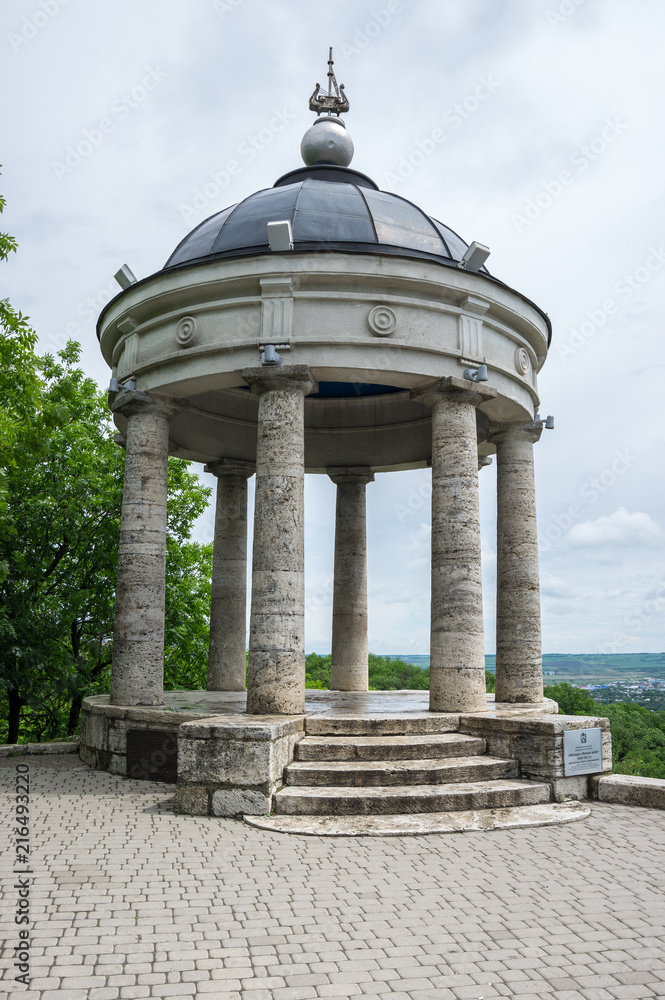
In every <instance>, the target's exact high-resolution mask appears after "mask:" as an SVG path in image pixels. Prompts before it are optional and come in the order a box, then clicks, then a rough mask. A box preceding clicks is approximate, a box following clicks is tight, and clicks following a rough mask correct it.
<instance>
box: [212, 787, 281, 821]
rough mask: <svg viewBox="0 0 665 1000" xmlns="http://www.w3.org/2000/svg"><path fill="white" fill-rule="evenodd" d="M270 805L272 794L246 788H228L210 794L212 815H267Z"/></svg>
mask: <svg viewBox="0 0 665 1000" xmlns="http://www.w3.org/2000/svg"><path fill="white" fill-rule="evenodd" d="M271 806H272V795H264V794H263V792H255V791H252V790H251V789H248V788H229V789H226V790H222V791H219V792H214V793H213V796H212V814H213V816H268V815H270V809H271Z"/></svg>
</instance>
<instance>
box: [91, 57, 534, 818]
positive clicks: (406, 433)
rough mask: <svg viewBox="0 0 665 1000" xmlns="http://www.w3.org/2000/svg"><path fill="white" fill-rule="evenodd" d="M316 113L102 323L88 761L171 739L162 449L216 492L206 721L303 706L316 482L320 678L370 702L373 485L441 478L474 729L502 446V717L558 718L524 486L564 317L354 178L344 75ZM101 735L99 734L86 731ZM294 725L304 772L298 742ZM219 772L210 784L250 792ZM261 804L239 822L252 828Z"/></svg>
mask: <svg viewBox="0 0 665 1000" xmlns="http://www.w3.org/2000/svg"><path fill="white" fill-rule="evenodd" d="M310 108H311V109H312V110H314V111H315V112H317V114H318V117H317V119H316V121H315V123H314V124H313V126H312V127H311V128H310V129H309V131H308V132H307V133H306V134H305V137H304V139H303V142H302V147H301V150H302V155H303V159H304V161H305V165H304V166H303V167H300V168H298V169H295V170H292V171H291V172H290V173H288V174H286V175H284V176H283V177H280V178H279V179H278V180H277V181H276V182H275V183H274V185H273V186H272V187H270V188H266V189H265V190H262V191H258V192H256V193H255V194H252V195H250V196H249V197H247V198H246V199H245V200H244V201H241V202H240V203H238V204H237V205H232V206H230V207H229V208H227V209H225V210H224V211H222V212H218V213H216V214H215V215H213V216H211V217H210V218H209V219H206V220H205V222H203V223H201V225H199V226H197V227H196V229H194V230H193V232H191V233H190V234H189V235H187V236H186V237H185V238H184V239H183V240H182V242H181V243H180V244H179V246H178V247H177V248H176V249H175V251H174V252H173V253H172V254H171V256H170V257H169V259H168V261H167V262H166V264H165V266H164V268H163V269H162V270H161V271H158V272H157V273H156V274H153V275H151V276H150V277H148V278H145V279H143V280H141V281H134V282H133V283H131V284H127V281H126V280H125V284H127V287H125V288H124V290H123V291H122V292H121V293H120V294H119V295H118V296H117V297H116V298H115V299H114V300H113V301H112V302H110V303H109V304H108V305H107V306H106V307H105V309H104V310H103V312H102V314H101V316H100V319H99V324H98V333H99V340H100V346H101V350H102V352H103V354H104V357H105V359H106V361H107V363H108V364H109V367H110V368H111V369H112V376H113V377H112V382H111V387H112V391H111V393H110V405H111V409H112V411H113V414H114V419H115V422H116V425H117V427H118V430H119V439H120V441H121V443H122V444H123V445H124V447H125V449H126V465H125V486H124V498H123V507H122V522H121V538H120V555H119V563H118V580H117V594H116V613H115V630H114V645H113V673H112V686H111V695H110V700H109V701H108V704H106V703H105V704H104V705H102V704H101V701H100V699H88V703H87V708H86V711H85V712H84V729H85V732H84V735H83V737H82V743H83V745H84V748H85V747H86V746H87V747H88V750H87V751H86V750H85V749H84V751H82V752H83V753H85V752H87V753H88V758H87V759H88V760H89V762H90V763H94V764H95V765H96V766H106V767H109V768H110V769H111V770H114V769H120V770H122V767H123V766H124V767H127V761H128V760H130V758H131V754H132V751H131V748H130V745H129V743H130V742H131V741H130V737H129V736H128V733H129V731H130V730H131V719H132V718H133V719H134V722H135V723H136V726H138V729H143V730H145V729H150V728H151V726H153V727H154V726H159V725H161V727H162V730H164V728H166V729H167V730H169V731H173V730H174V727H175V723H176V719H175V717H174V716H171V719H170V723H171V724H170V725H168V726H166V727H165V726H164V712H163V711H159V708H160V706H163V704H164V692H163V652H164V566H165V536H166V470H167V457H168V455H177V456H179V457H182V458H186V459H189V460H191V461H194V462H199V463H201V464H202V465H204V466H205V468H206V469H207V470H208V471H209V472H212V473H213V474H214V475H215V476H216V477H217V505H216V519H215V542H214V560H213V579H212V609H211V621H210V657H209V679H208V694H207V697H208V702H207V703H206V704H207V706H208V707H207V711H205V710H204V706H203V705H202V704H201V703H200V702H197V704H196V705H194V707H195V708H197V714H196V716H195V717H196V718H201V717H202V713H203V715H204V716H206V717H209V716H210V715H211V713H212V714H213V715H215V716H219V714H220V712H223V711H228V705H229V704H233V706H234V708H233V711H234V712H235V713H236V715H235V726H236V729H235V730H234V731H235V732H237V727H238V725H240V719H241V718H244V719H245V720H247V719H249V718H250V717H251V718H253V719H255V718H256V717H271V718H272V723H274V724H275V725H278V723H277V722H275V720H274V717H275V716H282V717H283V716H288V717H300V718H302V717H303V715H306V714H307V713H306V708H305V649H304V586H303V574H304V559H305V552H304V540H303V488H304V476H305V473H318V474H321V475H328V476H329V477H330V478H331V479H332V481H333V482H334V483H336V485H337V506H336V524H335V560H334V596H333V626H332V685H331V686H332V689H333V690H334V691H338V692H349V695H348V696H346V697H347V702H348V700H349V699H352V695H351V694H350V693H352V692H366V691H367V584H366V526H365V492H366V488H367V485H368V484H370V483H371V482H372V481H373V480H374V479H375V477H376V476H377V475H379V474H381V473H382V472H387V471H395V470H405V469H415V468H424V467H427V466H430V465H431V468H432V570H431V572H432V598H431V650H430V653H431V672H430V677H431V689H430V700H429V710H430V713H432V712H433V713H443V715H445V716H450V717H453V715H454V713H485V712H486V709H487V702H486V694H485V665H484V643H483V606H482V594H481V553H480V526H479V511H478V474H479V469H480V468H481V467H482V466H483V465H487V464H489V462H490V461H491V458H490V456H491V455H493V454H496V460H497V474H498V484H497V494H498V495H497V510H498V513H497V561H498V566H497V594H498V598H497V655H496V701H497V703H504V707H506V708H507V707H508V705H509V704H511V703H512V704H519V705H520V706H521V709H522V710H527V711H528V710H529V706H530V707H531V710H532V713H531V714H532V715H533V713H535V715H534V718H537V717H538V712H539V711H540V712H541V713H542V712H543V710H545V711H548V710H549V711H551V710H552V705H553V703H547V704H546V705H543V686H542V670H541V646H540V606H539V583H538V548H537V536H536V508H535V495H534V474H533V445H534V443H535V442H537V441H538V439H539V437H540V435H541V430H542V427H543V422H542V421H541V419H540V417H539V416H538V415H537V407H538V391H537V381H536V376H537V373H538V371H539V370H540V368H541V367H542V365H543V363H544V361H545V358H546V355H547V349H548V345H549V342H550V335H551V330H550V323H549V320H548V318H547V316H546V315H545V313H543V312H542V310H540V309H539V308H538V307H537V306H536V305H535V304H534V303H533V302H531V301H530V300H529V299H528V298H527V297H526V296H524V295H523V294H521V293H520V292H517V291H515V290H514V289H512V288H510V287H508V286H507V285H506V284H504V283H503V282H502V281H500V280H498V279H497V278H495V277H493V276H492V275H491V274H490V273H489V272H488V271H487V270H486V268H485V267H484V266H483V263H484V260H485V259H486V257H487V253H488V252H487V251H486V248H483V247H482V246H480V245H479V244H471V246H469V245H468V244H467V243H465V242H464V241H463V240H462V239H461V238H460V237H459V236H458V235H457V234H456V233H454V232H453V231H452V230H451V229H449V228H448V227H447V226H445V225H444V224H442V223H441V222H438V221H437V220H436V219H434V218H431V217H430V216H429V215H427V214H425V212H424V211H422V210H421V209H420V208H418V207H417V206H416V205H414V204H412V203H411V202H409V201H407V200H406V199H404V198H401V197H399V196H397V195H394V194H391V193H388V192H384V191H381V190H379V188H378V187H377V185H376V184H375V183H374V182H373V181H372V180H371V179H370V178H369V177H367V176H365V175H364V174H362V173H359V172H358V171H356V170H355V169H352V168H350V166H349V164H350V162H351V158H352V155H353V143H352V141H351V139H350V137H349V134H348V132H347V130H346V126H345V124H344V122H343V120H342V118H341V117H340V114H341V113H342V112H345V111H346V110H348V101H347V99H346V96H345V94H344V90H343V87H338V86H337V83H336V80H335V76H334V73H333V69H332V59H331V60H330V62H329V73H328V90H327V93H325V92H323V91H321V89H320V88H319V85H318V84H317V88H316V90H315V92H314V94H313V95H312V98H311V99H310ZM252 475H256V501H255V517H254V530H253V563H252V587H251V618H250V627H249V666H248V675H247V696H246V697H247V701H246V713H247V715H246V716H239V715H238V714H237V713H238V711H241V712H242V710H243V709H244V703H243V699H244V694H243V693H242V692H243V689H244V687H245V649H246V614H245V607H246V585H245V580H246V558H247V480H248V479H249V477H251V476H252ZM197 694H199V695H200V694H201V693H200V692H199V693H197ZM192 697H194V695H193V694H192ZM358 697H361V696H360V695H358ZM215 699H216V700H215ZM224 699H226V701H225V700H224ZM97 702H99V704H97ZM224 705H226V708H224V707H223V706H224ZM548 705H549V708H548ZM181 706H184V707H183V708H182V710H183V712H184V711H186V710H187V706H185V704H184V702H183V700H182V699H181ZM213 706H214V708H213ZM220 706H221V707H220ZM171 707H173V706H171ZM422 707H423V706H421V708H422ZM192 708H193V704H192V700H191V698H190V703H189V705H188V709H189V711H190V715H188V716H186V718H185V719H182V718H180V717H179V719H178V720H177V721H178V724H180V723H183V724H184V725H185V726H188V725H189V726H191V725H194V723H192V722H188V721H186V720H191V719H192V715H191V711H192ZM132 712H133V713H134V714H133V715H132ZM104 713H106V715H104ZM123 713H124V714H123ZM128 713H129V714H128ZM151 713H152V714H151ZM176 714H178V715H180V714H181V713H176ZM102 715H104V719H105V720H106V721H105V722H103V723H102V722H99V721H98V723H95V719H97V720H99V718H101V717H102ZM457 718H459V715H458V716H457ZM114 719H115V720H116V722H113V720H114ZM123 720H124V722H123ZM128 720H129V721H128ZM121 722H122V723H123V724H122V725H120V723H121ZM272 723H271V724H272ZM94 724H98V728H99V727H100V726H101V727H102V729H104V726H106V728H105V729H104V732H103V733H102V732H101V729H100V730H99V732H98V733H97V735H96V736H92V735H90V734H91V733H92V731H93V729H94ZM284 725H286V720H283V723H282V726H284ZM428 725H429V724H428ZM85 727H87V729H86V728H85ZM114 727H115V728H114ZM199 729H201V726H199ZM116 730H117V731H116ZM394 731H396V730H394ZM424 731H427V732H431V731H432V730H431V728H430V729H427V727H425V730H424ZM280 732H281V736H279V739H278V740H277V742H279V740H281V739H287V742H288V741H289V740H290V743H288V746H290V747H291V750H290V751H289V753H290V759H292V757H293V753H292V747H293V742H294V740H295V737H294V736H293V734H292V733H291V734H289V733H287V732H286V731H283V732H282V731H281V730H280ZM86 733H87V735H86ZM183 733H184V731H183V730H182V729H181V731H180V738H181V739H182V737H183ZM113 734H115V735H113ZM194 736H195V734H194ZM194 736H193V738H194ZM199 737H200V734H199V736H196V737H195V738H199ZM243 738H245V737H243ZM114 739H115V744H114ZM270 739H271V740H272V741H273V743H274V742H275V739H276V737H275V736H274V733H273V736H271V737H270ZM284 745H285V746H286V745H287V744H284ZM165 752H166V751H165ZM197 753H198V751H197ZM278 756H279V755H278ZM114 757H117V760H115V762H114ZM287 757H288V754H287ZM93 758H94V759H93ZM121 758H123V760H124V764H123V763H121ZM84 759H86V758H85V756H84ZM192 759H193V758H191V755H190V757H189V758H188V757H187V753H186V752H185V751H183V749H182V746H181V752H180V755H179V760H178V781H179V783H180V780H181V772H182V774H183V775H185V774H186V773H187V768H188V767H190V772H189V778H188V779H183V780H188V781H189V782H190V784H191V783H192V782H194V783H195V781H194V779H195V778H196V775H195V774H194V772H192V771H191V767H192V766H193V765H192ZM197 760H198V764H197V765H196V766H197V767H199V770H200V769H201V768H202V767H203V770H204V771H205V767H204V766H203V764H202V763H201V761H202V758H201V755H200V753H199V757H198V758H197ZM286 763H288V759H287V760H286ZM206 766H207V765H206ZM275 766H276V765H275ZM283 766H284V765H283V764H282V767H283ZM270 767H273V765H272V764H271V765H270ZM277 770H279V768H277ZM207 773H208V772H207V771H206V774H207ZM271 773H272V772H271ZM275 773H277V772H275ZM192 775H194V776H192ZM226 778H227V780H226V781H225V782H224V781H223V782H221V784H219V787H220V788H222V786H223V788H224V789H226V790H227V791H228V789H229V788H234V787H237V783H236V784H234V781H233V777H232V776H231V777H230V778H229V775H228V774H227V775H226ZM199 779H200V780H199V785H200V783H201V780H203V779H201V777H200V775H199ZM206 780H207V779H206ZM211 780H212V779H211ZM271 780H272V779H271ZM276 780H280V779H276ZM241 784H242V782H241ZM208 785H210V781H208ZM250 785H251V783H250ZM247 787H249V786H247ZM208 791H209V792H210V787H208ZM218 794H221V793H218ZM225 794H226V792H225ZM192 801H193V800H192V799H191V796H190V798H189V799H187V796H186V795H184V793H183V795H181V805H182V807H183V808H186V809H187V811H193V812H196V811H205V810H201V809H198V810H197V808H194V807H191V808H189V807H188V805H187V802H188V803H189V806H191V802H192ZM197 802H198V803H199V806H200V805H201V802H200V800H199V799H197ZM208 806H210V798H209V799H208ZM246 806H247V801H246V800H243V805H242V808H239V809H238V810H237V811H245V812H247V811H249V812H251V811H256V810H253V809H247V808H246ZM264 807H265V802H263V805H262V808H264ZM228 808H230V807H228ZM228 808H227V814H229V813H228ZM212 811H215V809H214V808H213V809H212ZM217 811H219V810H217ZM222 811H223V810H222ZM230 814H233V813H232V812H231V813H230Z"/></svg>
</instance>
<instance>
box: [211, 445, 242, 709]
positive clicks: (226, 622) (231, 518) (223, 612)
mask: <svg viewBox="0 0 665 1000" xmlns="http://www.w3.org/2000/svg"><path fill="white" fill-rule="evenodd" d="M205 471H206V472H212V474H213V475H215V476H217V502H216V506H215V539H214V543H213V553H212V593H211V602H210V645H209V651H208V690H209V691H244V690H245V649H246V641H247V635H246V633H247V480H248V479H249V477H250V476H252V475H253V474H254V465H252V463H250V462H242V461H237V460H235V459H230V458H223V459H221V460H220V461H219V462H213V463H211V464H210V465H207V466H206V469H205Z"/></svg>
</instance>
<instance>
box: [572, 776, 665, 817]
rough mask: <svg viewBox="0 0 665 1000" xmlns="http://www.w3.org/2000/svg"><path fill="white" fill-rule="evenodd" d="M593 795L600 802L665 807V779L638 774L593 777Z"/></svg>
mask: <svg viewBox="0 0 665 1000" xmlns="http://www.w3.org/2000/svg"><path fill="white" fill-rule="evenodd" d="M590 784H591V797H592V798H594V799H598V801H599V802H616V803H618V804H620V805H624V806H645V807H646V808H647V809H665V780H663V779H662V778H642V777H640V776H639V775H636V774H607V775H600V776H599V777H593V778H591V782H590Z"/></svg>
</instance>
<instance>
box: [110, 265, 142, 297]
mask: <svg viewBox="0 0 665 1000" xmlns="http://www.w3.org/2000/svg"><path fill="white" fill-rule="evenodd" d="M113 277H114V278H115V280H116V281H117V282H118V284H119V285H120V287H121V288H122V290H123V291H124V290H125V288H129V287H130V286H131V285H135V284H136V282H137V278H136V277H135V275H134V274H133V273H132V271H131V269H130V267H129V265H128V264H123V265H122V267H121V268H120V270H119V271H116V273H115V274H114V275H113Z"/></svg>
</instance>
